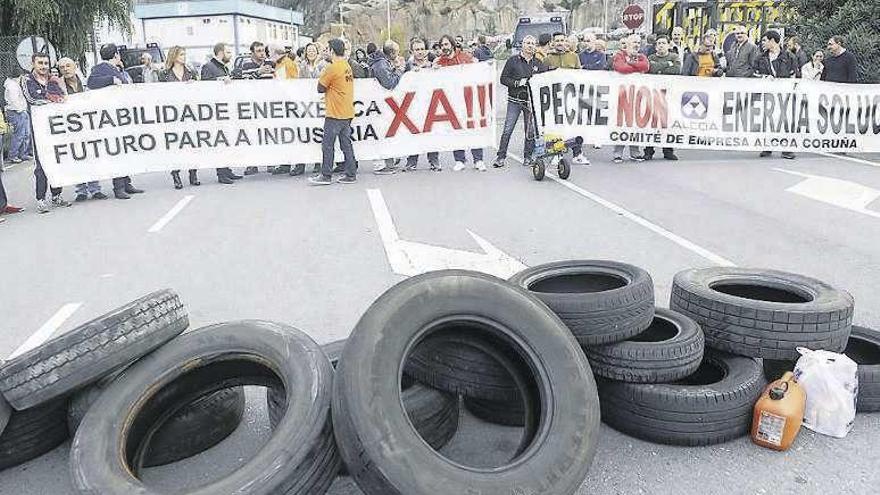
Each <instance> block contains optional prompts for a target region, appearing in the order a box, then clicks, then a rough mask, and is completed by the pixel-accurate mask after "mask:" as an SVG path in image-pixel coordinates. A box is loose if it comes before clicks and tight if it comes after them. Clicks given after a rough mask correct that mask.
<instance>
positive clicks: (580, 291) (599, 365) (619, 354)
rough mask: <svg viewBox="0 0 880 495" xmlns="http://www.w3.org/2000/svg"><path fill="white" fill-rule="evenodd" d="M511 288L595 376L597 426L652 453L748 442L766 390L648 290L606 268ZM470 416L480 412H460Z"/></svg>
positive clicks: (636, 278) (627, 273)
mask: <svg viewBox="0 0 880 495" xmlns="http://www.w3.org/2000/svg"><path fill="white" fill-rule="evenodd" d="M511 282H513V283H514V284H516V285H518V286H520V287H522V288H525V289H527V290H529V291H531V292H533V293H535V294H536V295H537V296H538V297H540V298H541V300H543V301H544V302H545V303H546V304H547V306H548V307H549V308H551V309H552V310H553V311H555V312H556V313H557V315H559V317H560V318H562V320H563V321H565V322H566V323H567V325H568V327H569V329H570V330H571V332H572V334H573V335H574V336H575V337H576V338H577V339H578V341H579V342H580V344H581V347H582V350H583V352H584V355H585V356H586V357H587V359H588V360H589V362H590V365H591V366H592V369H593V372H594V373H595V374H596V375H597V379H596V381H597V387H598V392H599V401H600V404H601V411H602V421H603V422H605V423H606V424H608V425H609V426H611V427H612V428H614V429H616V430H619V431H621V432H623V433H625V434H628V435H631V436H634V437H637V438H640V439H643V440H647V441H652V442H658V443H667V444H677V445H709V444H713V443H719V442H724V441H728V440H731V439H734V438H737V437H740V436H743V435H745V434H746V433H747V431H748V427H749V423H750V415H751V409H752V406H753V404H754V401H755V400H756V399H757V397H758V394H759V393H760V391H761V388H762V387H763V386H764V381H763V377H762V376H761V373H760V368H759V365H758V363H757V362H756V361H754V360H752V359H746V358H740V357H736V356H732V355H729V354H726V353H721V352H716V351H714V350H711V349H710V350H707V349H706V348H705V338H704V335H703V331H702V329H701V328H700V325H699V324H697V322H696V321H694V319H693V318H691V317H689V316H687V315H686V314H683V313H682V312H679V311H676V310H674V309H665V308H659V307H655V301H654V284H653V280H652V278H651V276H650V274H648V272H647V271H645V270H644V269H642V268H639V267H636V266H633V265H629V264H625V263H619V262H613V261H601V260H581V261H563V262H557V263H551V264H547V265H541V266H536V267H533V268H529V269H527V270H525V271H523V272H521V273H519V274H517V275H515V276H514V277H513V278H512V279H511ZM467 404H468V407H473V406H477V407H476V408H474V409H472V410H475V411H476V410H479V407H480V406H484V404H474V403H472V402H468V403H467Z"/></svg>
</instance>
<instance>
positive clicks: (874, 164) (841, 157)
mask: <svg viewBox="0 0 880 495" xmlns="http://www.w3.org/2000/svg"><path fill="white" fill-rule="evenodd" d="M815 153H816V154H817V155H822V156H824V157H827V158H837V159H838V160H846V161H848V162H853V163H860V164H862V165H870V166H872V167H880V163H877V162H872V161H869V160H863V159H861V158H856V157H853V156H845V155H835V154H834V153H826V152H824V151H817V152H815Z"/></svg>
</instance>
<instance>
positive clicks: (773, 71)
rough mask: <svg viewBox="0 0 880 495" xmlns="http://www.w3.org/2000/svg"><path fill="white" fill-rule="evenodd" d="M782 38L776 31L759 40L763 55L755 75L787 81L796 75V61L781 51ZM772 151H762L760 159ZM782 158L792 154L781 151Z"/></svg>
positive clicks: (790, 156) (792, 155) (787, 157)
mask: <svg viewBox="0 0 880 495" xmlns="http://www.w3.org/2000/svg"><path fill="white" fill-rule="evenodd" d="M781 41H782V37H781V36H779V33H777V32H776V31H767V32H766V33H764V36H763V37H762V38H761V47H762V48H763V49H764V54H763V55H762V56H761V58H759V59H758V70H757V73H758V75H759V76H760V77H765V78H768V79H788V78H791V77H794V76H795V74H796V73H797V61H796V60H795V58H794V55H792V54H791V52H789V51H788V50H783V49H782V45H781V44H780V42H781ZM772 154H773V152H772V151H762V152H761V158H766V157H768V156H770V155H772ZM782 158H785V159H787V160H792V159H794V153H792V152H790V151H783V152H782Z"/></svg>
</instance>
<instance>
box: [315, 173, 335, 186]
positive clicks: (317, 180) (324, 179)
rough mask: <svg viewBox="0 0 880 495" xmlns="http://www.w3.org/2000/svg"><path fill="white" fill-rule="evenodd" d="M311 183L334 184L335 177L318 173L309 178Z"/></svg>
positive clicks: (319, 184)
mask: <svg viewBox="0 0 880 495" xmlns="http://www.w3.org/2000/svg"><path fill="white" fill-rule="evenodd" d="M309 184H312V185H313V186H329V185H330V184H333V179H331V178H330V177H325V176H323V175H318V176H315V177H312V178H310V179H309Z"/></svg>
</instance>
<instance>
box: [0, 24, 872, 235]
mask: <svg viewBox="0 0 880 495" xmlns="http://www.w3.org/2000/svg"><path fill="white" fill-rule="evenodd" d="M734 35H735V38H736V42H735V43H733V44H731V45H730V48H729V49H728V50H727V51H726V52H724V51H723V50H722V49H721V47H720V46H719V39H718V33H717V32H716V31H714V30H709V31H708V32H707V33H706V34H705V35H704V36H703V37H702V39H701V43H699V45H698V46H697V47H696V48H695V49H691V48H690V47H688V46H687V44H686V43H685V39H684V31H683V30H682V29H681V28H680V27H676V28H675V29H673V30H672V32H671V33H670V34H669V35H668V36H667V35H665V34H661V35H648V36H647V37H644V36H642V35H639V34H632V35H630V36H627V37H624V38H623V39H622V40H620V44H619V49H618V50H617V51H616V53H614V54H613V56H612V55H609V54H608V53H606V51H607V49H608V44H607V42H606V41H605V40H603V39H601V38H599V37H597V36H595V35H591V34H585V35H581V36H577V35H571V36H567V35H566V34H564V33H554V34H543V35H541V36H540V37H538V38H535V37H532V36H527V37H526V38H525V39H524V40H523V41H522V46H521V49H520V50H519V53H517V54H516V55H513V56H511V57H510V58H508V59H507V61H506V63H505V65H504V69H503V71H502V73H501V84H503V85H504V86H506V87H507V113H506V117H505V123H504V129H503V132H502V136H501V142H500V143H499V146H498V150H497V154H496V157H495V160H494V162H493V166H494V167H496V168H501V167H504V166H506V158H507V149H508V146H509V143H510V139H511V137H512V134H513V131H514V129H515V127H516V124H517V122H518V120H519V118H520V117H521V116H522V117H523V121H524V126H523V127H524V134H525V140H524V150H523V157H524V164H528V163H529V162H530V159H531V157H532V154H533V151H534V147H535V141H534V136H535V129H534V118H533V112H532V104H531V99H530V98H529V93H528V90H527V84H528V81H529V79H530V78H531V77H532V76H533V75H534V74H537V73H540V72H545V71H548V70H554V69H578V70H603V71H614V72H617V73H620V74H665V75H684V76H695V77H733V78H756V77H764V78H803V79H813V80H824V81H832V82H841V83H854V82H856V73H857V66H856V64H857V62H856V58H855V56H854V55H853V54H852V53H851V52H850V51H849V50H847V49H846V42H845V40H844V39H843V38H841V37H839V36H834V37H832V38H830V39H829V40H828V46H827V53H825V52H823V51H822V50H817V51H816V52H814V53H813V54H812V55H807V54H806V53H805V52H804V50H803V48H802V46H801V42H800V40H799V39H798V38H797V37H791V38H789V39H788V40H787V41H786V44H785V45H784V46H783V44H782V39H781V36H780V34H779V33H778V32H776V31H767V32H766V33H764V34H763V35H762V36H761V38H760V40H755V41H757V42H758V43H759V44H760V47H759V46H758V44H756V42H755V41H752V40H750V39H749V34H748V31H747V29H746V28H745V27H743V26H738V27H736V28H735V30H734ZM407 48H408V56H407V57H404V56H403V54H402V51H401V48H400V46H399V45H398V44H397V43H396V42H394V41H391V40H388V41H386V42H385V43H383V44H382V45H381V46H379V45H377V44H375V43H369V44H367V45H366V46H365V47H363V48H361V47H353V46H352V45H351V43H350V42H349V41H347V40H344V39H333V40H330V41H329V42H328V43H326V44H319V43H309V44H308V45H305V46H303V47H301V48H299V49H297V50H291V49H288V48H286V47H283V46H280V45H270V46H266V45H265V44H263V43H261V42H259V41H255V42H254V43H252V44H251V45H250V57H249V58H248V59H247V60H245V61H244V62H243V63H241V64H240V65H239V66H238V67H232V66H231V64H232V59H233V50H232V47H231V46H230V45H228V44H226V43H217V44H216V45H215V46H214V47H213V51H212V53H213V56H212V57H211V59H210V60H209V61H208V62H207V63H205V64H203V65H202V66H201V70H200V71H195V70H193V69H192V68H191V66H190V64H189V63H188V60H187V53H186V50H185V49H184V48H183V47H180V46H174V47H171V48H170V49H169V51H168V54H167V57H166V59H165V62H164V64H163V65H162V67H160V68H157V67H156V66H155V65H154V64H153V60H152V56H151V55H150V54H149V53H144V54H143V58H142V60H141V62H142V64H143V67H142V71H141V72H140V74H139V77H138V82H141V81H142V82H143V83H162V82H186V81H195V80H203V81H208V80H224V81H229V80H232V79H242V78H249V79H281V80H288V79H314V80H316V83H317V88H318V91H319V92H321V93H323V94H324V95H325V103H326V105H325V106H326V119H325V126H324V136H325V139H324V141H323V144H322V150H323V154H324V157H323V162H322V163H321V164H314V165H313V174H314V175H313V177H311V178H310V179H309V180H310V182H311V183H312V184H315V185H326V184H332V183H333V181H332V176H333V174H334V173H338V174H342V176H341V177H340V179H339V180H338V181H337V182H341V183H352V182H355V181H356V180H357V179H356V177H357V169H358V164H357V161H356V158H355V156H354V151H353V149H352V143H351V137H350V126H351V120H352V118H353V117H354V110H353V98H354V94H353V93H354V89H353V86H354V85H353V80H354V79H357V78H372V79H375V80H376V81H377V82H378V83H379V84H380V85H381V86H382V87H384V88H386V89H393V88H394V87H396V86H397V84H398V83H399V81H400V78H401V76H402V75H403V74H404V73H406V72H410V71H413V72H415V71H424V70H435V69H439V68H442V67H448V66H452V65H460V64H468V63H474V62H481V61H486V60H490V59H492V58H493V50H492V49H491V48H490V47H489V45H488V44H487V42H486V38H485V37H483V36H479V37H477V38H475V39H474V40H473V41H471V42H470V43H466V42H465V40H464V38H463V37H461V36H456V37H453V36H449V35H445V36H442V37H441V38H440V39H439V40H437V41H436V42H434V43H429V42H428V41H427V40H425V39H422V38H418V37H415V38H412V39H411V40H410V41H409V46H408V47H407ZM100 57H101V59H102V61H101V63H99V64H97V65H96V66H95V67H93V68H92V70H91V72H90V74H89V76H88V77H87V78H84V77H82V76H81V75H80V74H81V72H80V71H79V69H78V67H77V64H76V63H75V62H74V61H73V60H72V59H70V58H62V59H60V60H59V61H58V63H57V67H50V60H49V57H48V56H47V55H44V54H40V53H37V54H34V56H33V58H32V62H33V70H32V71H31V72H29V73H27V74H23V75H20V76H13V77H9V78H8V79H7V80H6V81H5V82H4V91H5V100H6V108H5V110H6V112H5V116H6V119H7V121H8V123H9V124H10V125H11V128H12V129H13V135H12V139H11V146H10V148H9V150H8V160H9V161H10V162H11V163H21V162H23V161H28V160H32V159H34V160H35V170H34V176H35V178H36V190H35V193H36V200H37V211H38V212H39V213H47V212H49V211H51V210H50V208H51V207H68V206H70V205H71V203H70V202H68V201H67V200H65V199H64V198H63V197H62V189H61V188H56V187H51V186H50V184H49V183H48V180H47V178H46V175H45V173H44V172H43V169H42V166H41V164H40V160H39V157H38V156H35V154H34V147H33V139H32V136H31V135H30V134H31V123H30V116H29V108H30V107H32V106H35V105H44V104H52V103H60V102H63V101H64V100H65V99H66V97H67V95H71V94H75V93H80V92H83V91H86V90H100V89H101V88H106V87H109V86H113V85H121V84H134V82H133V81H132V78H131V77H130V75H129V73H128V72H127V71H126V70H124V67H123V64H122V59H121V57H120V53H119V50H118V49H117V47H116V46H115V45H113V44H107V45H104V46H102V47H101V50H100ZM83 79H85V80H83ZM0 117H2V115H0ZM0 125H4V123H3V122H0ZM337 139H338V140H339V142H340V147H341V150H342V152H343V155H344V159H343V160H340V161H337V157H334V156H333V149H334V143H335V141H336V140H337ZM595 147H596V148H598V146H595ZM625 149H626V147H625V146H622V145H618V146H615V147H614V152H613V160H614V162H615V163H622V162H623V153H624V151H625ZM468 152H469V153H470V158H471V162H472V164H473V167H474V168H475V169H476V170H479V171H486V170H487V169H486V166H485V163H484V156H483V149H472V150H457V151H455V152H453V157H454V165H453V170H455V171H460V170H463V169H464V168H466V167H467V161H468V157H467V155H468ZM572 152H573V153H572V154H573V162H574V163H575V164H580V165H589V163H590V162H589V160H588V159H587V157H586V156H585V153H584V150H583V149H582V147H576V148H575V149H573V150H572ZM662 153H663V157H664V158H665V159H667V160H678V156H677V155H676V154H675V150H673V149H672V148H663V149H662ZM654 154H655V150H654V148H652V147H646V148H644V149H640V148H639V147H636V146H630V147H629V159H630V160H632V161H635V162H642V161H645V160H651V159H653V157H654ZM770 154H771V153H770V152H769V151H765V152H762V153H761V156H762V157H765V156H769V155H770ZM782 156H783V157H784V158H788V159H791V158H794V155H793V154H792V153H788V152H785V153H782ZM404 158H405V161H404ZM418 161H419V156H418V155H413V156H408V157H400V158H397V159H387V160H384V161H383V162H382V163H380V164H378V165H377V166H376V167H374V169H373V172H374V173H376V174H394V173H397V172H406V171H410V170H414V169H415V168H416V167H417V165H418ZM427 161H428V166H429V168H430V169H431V170H434V171H440V170H442V164H441V161H440V159H439V154H438V153H433V152H432V153H427ZM267 172H268V173H271V174H274V175H281V174H285V175H292V176H296V175H304V174H305V172H306V164H302V163H300V164H290V165H281V166H270V167H267ZM187 173H188V177H187V179H188V183H189V184H190V185H191V186H199V185H200V184H201V182H200V180H199V176H198V171H197V170H195V169H191V170H188V172H187ZM256 173H258V170H257V168H256V167H247V168H246V169H245V170H244V172H243V175H239V174H236V173H235V172H233V170H232V169H230V168H218V169H216V175H217V180H218V182H219V183H221V184H227V185H231V184H235V183H236V181H239V180H241V179H243V178H244V176H247V175H253V174H256ZM171 181H172V184H173V186H174V187H175V188H176V189H182V188H183V187H184V182H183V180H182V179H181V176H180V170H175V171H173V172H171ZM112 184H113V196H114V197H115V198H117V199H121V200H127V199H130V198H131V196H132V195H135V194H140V193H143V190H141V189H138V188H137V187H135V186H134V185H133V183H132V181H131V178H130V177H117V178H114V179H113V181H112ZM47 193H51V195H49V196H48V197H47ZM75 194H76V196H75V201H76V202H81V201H87V200H89V199H96V200H103V199H108V198H109V197H110V196H109V195H108V194H105V193H104V192H103V190H102V187H101V184H100V183H99V182H89V183H85V184H79V185H77V186H76V189H75ZM21 210H22V209H21V208H19V207H15V206H12V205H9V204H8V203H7V200H6V193H5V190H4V189H3V185H2V180H0V214H2V213H17V212H19V211H21ZM0 221H2V217H0Z"/></svg>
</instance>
